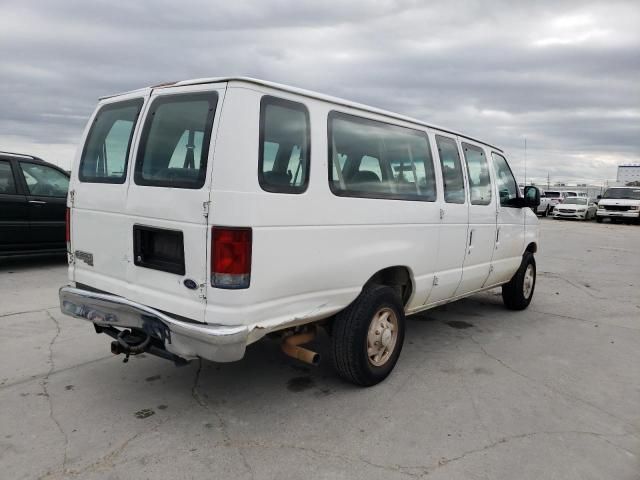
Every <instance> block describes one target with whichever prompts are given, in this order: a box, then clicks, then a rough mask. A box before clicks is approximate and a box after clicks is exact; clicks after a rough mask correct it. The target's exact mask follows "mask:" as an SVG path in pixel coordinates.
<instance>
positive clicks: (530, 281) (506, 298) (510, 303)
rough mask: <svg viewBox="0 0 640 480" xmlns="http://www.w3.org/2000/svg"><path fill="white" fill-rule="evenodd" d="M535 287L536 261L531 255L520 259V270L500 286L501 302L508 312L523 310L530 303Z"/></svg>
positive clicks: (529, 253)
mask: <svg viewBox="0 0 640 480" xmlns="http://www.w3.org/2000/svg"><path fill="white" fill-rule="evenodd" d="M535 287H536V261H535V259H534V258H533V253H531V252H527V253H525V254H524V256H523V257H522V263H521V264H520V268H519V269H518V271H517V272H516V273H515V275H514V276H513V278H511V280H510V281H509V283H506V284H504V285H503V286H502V301H503V302H504V305H505V307H507V308H508V309H509V310H524V309H525V308H527V307H528V306H529V304H530V303H531V299H532V298H533V291H534V290H535Z"/></svg>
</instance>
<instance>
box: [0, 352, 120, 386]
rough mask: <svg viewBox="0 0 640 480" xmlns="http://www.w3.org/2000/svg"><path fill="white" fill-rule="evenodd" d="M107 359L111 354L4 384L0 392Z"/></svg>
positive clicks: (111, 356)
mask: <svg viewBox="0 0 640 480" xmlns="http://www.w3.org/2000/svg"><path fill="white" fill-rule="evenodd" d="M109 358H113V354H110V355H108V356H106V357H100V358H95V359H93V360H87V361H86V362H82V363H78V364H76V365H71V366H69V367H65V368H61V369H60V370H55V371H48V372H47V373H44V374H42V375H35V376H33V377H29V378H25V379H23V380H18V381H16V382H13V383H5V384H2V385H0V391H2V390H5V389H7V388H11V387H16V386H19V385H26V384H27V383H31V382H37V381H39V380H42V379H43V378H45V377H46V378H50V377H53V376H55V375H58V374H59V373H64V372H68V371H69V370H75V369H76V368H80V367H84V366H85V365H91V364H92V363H97V362H102V361H103V360H108V359H109Z"/></svg>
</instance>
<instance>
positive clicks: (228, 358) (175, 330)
mask: <svg viewBox="0 0 640 480" xmlns="http://www.w3.org/2000/svg"><path fill="white" fill-rule="evenodd" d="M59 297H60V309H61V310H62V313H64V314H66V315H69V316H71V317H75V318H81V319H84V320H87V321H89V322H92V323H93V324H94V325H96V326H98V327H116V328H132V329H139V330H143V331H144V332H146V333H148V334H149V335H151V336H152V337H153V338H155V339H157V340H159V341H161V342H163V343H164V347H165V348H166V350H167V351H169V352H171V353H173V354H175V355H177V356H178V357H180V358H184V359H185V360H192V359H194V358H198V357H200V358H204V359H207V360H211V361H214V362H233V361H236V360H240V359H241V358H242V357H243V356H244V352H245V348H246V346H247V339H248V336H249V329H248V327H247V326H245V325H238V326H228V325H211V324H201V323H190V322H185V321H181V320H176V319H175V318H172V317H170V316H168V315H166V314H164V313H162V312H159V311H158V310H155V309H153V308H150V307H147V306H146V305H142V304H140V303H136V302H132V301H131V300H127V299H126V298H123V297H119V296H117V295H109V294H106V293H97V292H91V291H88V290H82V289H79V288H75V287H62V288H61V289H60V292H59Z"/></svg>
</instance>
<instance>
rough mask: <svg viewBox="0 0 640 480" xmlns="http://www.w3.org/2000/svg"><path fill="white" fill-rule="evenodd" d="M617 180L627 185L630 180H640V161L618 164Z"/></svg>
mask: <svg viewBox="0 0 640 480" xmlns="http://www.w3.org/2000/svg"><path fill="white" fill-rule="evenodd" d="M617 182H618V183H619V184H621V185H626V184H627V183H629V182H640V163H625V164H623V165H618V178H617Z"/></svg>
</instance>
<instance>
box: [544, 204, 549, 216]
mask: <svg viewBox="0 0 640 480" xmlns="http://www.w3.org/2000/svg"><path fill="white" fill-rule="evenodd" d="M548 215H549V205H547V208H545V209H544V212H542V216H543V217H546V216H548Z"/></svg>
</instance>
